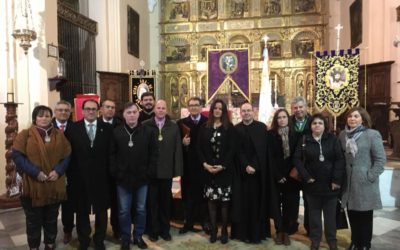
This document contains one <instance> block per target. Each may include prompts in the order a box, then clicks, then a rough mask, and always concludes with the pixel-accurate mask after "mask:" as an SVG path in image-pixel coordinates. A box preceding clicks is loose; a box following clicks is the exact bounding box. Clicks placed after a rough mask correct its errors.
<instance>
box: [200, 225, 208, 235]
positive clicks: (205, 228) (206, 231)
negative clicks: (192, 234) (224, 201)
mask: <svg viewBox="0 0 400 250" xmlns="http://www.w3.org/2000/svg"><path fill="white" fill-rule="evenodd" d="M201 227H202V229H203V231H204V233H205V234H207V235H209V234H210V225H209V224H208V223H204V224H203V225H201Z"/></svg>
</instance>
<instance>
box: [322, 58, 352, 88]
mask: <svg viewBox="0 0 400 250" xmlns="http://www.w3.org/2000/svg"><path fill="white" fill-rule="evenodd" d="M349 78H350V75H349V71H348V69H346V68H345V67H343V66H342V65H340V64H335V65H334V66H333V67H331V68H329V69H328V70H327V71H326V79H325V83H326V86H327V87H328V88H330V89H332V90H333V91H334V92H335V93H338V92H339V91H340V90H341V89H343V88H345V87H347V85H348V82H349Z"/></svg>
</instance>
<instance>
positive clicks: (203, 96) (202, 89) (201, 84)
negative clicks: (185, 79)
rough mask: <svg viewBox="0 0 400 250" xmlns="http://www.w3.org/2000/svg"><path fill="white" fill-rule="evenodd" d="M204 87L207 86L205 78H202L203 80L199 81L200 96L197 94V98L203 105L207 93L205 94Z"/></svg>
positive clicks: (205, 89)
mask: <svg viewBox="0 0 400 250" xmlns="http://www.w3.org/2000/svg"><path fill="white" fill-rule="evenodd" d="M206 86H207V77H206V76H204V77H203V78H201V81H200V94H199V96H200V98H201V99H202V101H203V103H205V101H206V97H207V93H206V91H207V88H206Z"/></svg>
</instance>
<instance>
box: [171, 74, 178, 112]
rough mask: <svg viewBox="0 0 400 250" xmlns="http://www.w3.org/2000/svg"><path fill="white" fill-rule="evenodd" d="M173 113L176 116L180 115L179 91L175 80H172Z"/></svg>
mask: <svg viewBox="0 0 400 250" xmlns="http://www.w3.org/2000/svg"><path fill="white" fill-rule="evenodd" d="M171 111H172V113H174V114H178V113H179V90H178V84H177V82H176V79H175V78H172V79H171Z"/></svg>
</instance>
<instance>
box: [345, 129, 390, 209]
mask: <svg viewBox="0 0 400 250" xmlns="http://www.w3.org/2000/svg"><path fill="white" fill-rule="evenodd" d="M339 140H340V143H341V144H342V147H343V149H346V132H345V131H342V132H341V133H340V135H339ZM356 142H357V147H358V152H357V153H356V155H355V157H353V156H352V155H351V154H350V153H345V158H346V175H347V178H346V182H345V185H344V186H343V194H342V206H343V207H345V206H347V208H348V209H349V210H356V211H368V210H374V209H381V208H382V201H381V194H380V191H379V175H380V174H382V173H383V170H384V166H385V163H386V155H385V150H384V149H383V142H382V137H381V135H380V134H379V132H378V131H376V130H373V129H367V130H365V131H364V132H363V133H362V134H361V136H360V137H359V138H358V139H357V140H356Z"/></svg>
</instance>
